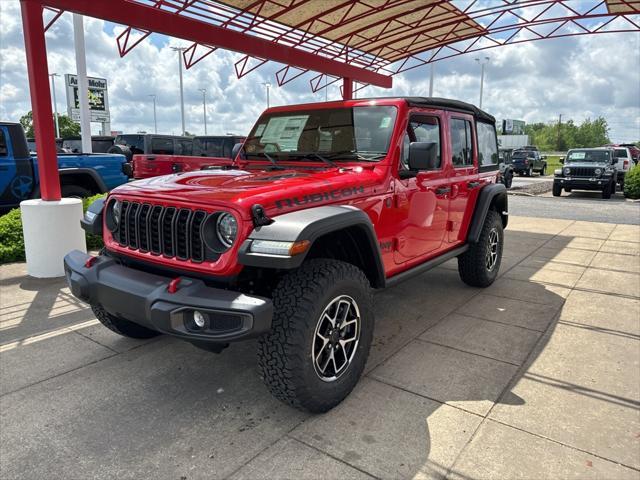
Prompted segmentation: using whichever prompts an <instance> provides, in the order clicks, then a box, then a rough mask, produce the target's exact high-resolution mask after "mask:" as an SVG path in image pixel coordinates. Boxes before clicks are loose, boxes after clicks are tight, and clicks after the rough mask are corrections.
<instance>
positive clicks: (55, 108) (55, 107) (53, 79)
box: [49, 73, 60, 138]
mask: <svg viewBox="0 0 640 480" xmlns="http://www.w3.org/2000/svg"><path fill="white" fill-rule="evenodd" d="M49 76H50V77H51V83H52V90H53V118H54V119H55V121H56V138H60V125H58V102H57V101H56V77H59V76H60V75H58V74H57V73H50V74H49Z"/></svg>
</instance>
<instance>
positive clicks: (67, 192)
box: [61, 185, 92, 198]
mask: <svg viewBox="0 0 640 480" xmlns="http://www.w3.org/2000/svg"><path fill="white" fill-rule="evenodd" d="M61 194H62V196H63V197H64V198H71V197H77V198H87V197H90V196H91V195H92V193H91V192H90V191H89V190H88V189H86V188H84V187H81V186H79V185H62V189H61Z"/></svg>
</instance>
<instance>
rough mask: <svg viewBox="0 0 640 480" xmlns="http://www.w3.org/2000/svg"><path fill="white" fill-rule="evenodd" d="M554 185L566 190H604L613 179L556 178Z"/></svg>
mask: <svg viewBox="0 0 640 480" xmlns="http://www.w3.org/2000/svg"><path fill="white" fill-rule="evenodd" d="M553 183H554V184H556V185H560V186H561V187H563V188H565V187H568V188H575V189H577V190H602V189H603V188H604V187H606V186H607V185H608V184H609V183H611V177H599V178H572V177H556V178H554V179H553Z"/></svg>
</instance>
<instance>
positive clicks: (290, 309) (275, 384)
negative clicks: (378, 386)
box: [258, 259, 374, 413]
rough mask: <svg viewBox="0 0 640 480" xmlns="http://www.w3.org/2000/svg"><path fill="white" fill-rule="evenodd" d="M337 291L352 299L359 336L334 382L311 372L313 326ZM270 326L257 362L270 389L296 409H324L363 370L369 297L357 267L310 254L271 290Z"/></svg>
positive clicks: (370, 313) (370, 329)
mask: <svg viewBox="0 0 640 480" xmlns="http://www.w3.org/2000/svg"><path fill="white" fill-rule="evenodd" d="M340 295H348V296H350V297H351V298H353V299H354V300H355V302H356V303H357V306H358V309H359V311H360V319H361V320H360V322H361V323H360V337H359V341H358V344H357V348H356V349H355V354H354V356H353V359H352V361H351V363H350V364H349V365H348V366H347V367H346V370H344V373H342V375H340V376H338V377H337V378H336V379H335V380H333V381H330V382H328V381H324V380H323V379H321V378H320V376H319V374H317V373H316V370H315V367H314V360H313V356H312V351H313V350H312V348H313V342H314V340H315V334H316V327H317V325H318V321H319V320H320V317H321V315H322V313H323V312H324V309H325V307H327V306H328V305H329V304H330V303H331V302H332V300H333V299H335V298H336V297H338V296H340ZM273 305H274V314H273V320H272V324H271V330H270V332H269V333H267V334H265V335H264V336H263V337H262V338H261V339H260V341H259V345H258V365H259V369H260V373H261V375H262V379H263V381H264V383H265V384H266V385H267V387H268V388H269V390H270V391H271V393H272V394H273V395H274V396H275V397H276V398H278V399H279V400H281V401H283V402H284V403H286V404H288V405H291V406H293V407H295V408H298V409H300V410H305V411H309V412H314V413H320V412H326V411H328V410H330V409H332V408H333V407H335V406H336V405H338V404H339V403H340V402H341V401H342V400H344V399H345V398H346V397H347V395H349V393H350V392H351V390H352V389H353V387H354V386H355V385H356V383H357V382H358V380H359V378H360V376H361V374H362V371H363V369H364V366H365V363H366V361H367V357H368V356H369V349H370V347H371V341H372V339H373V328H374V315H373V296H372V290H371V286H370V283H369V281H368V280H367V277H366V276H365V275H364V273H363V272H362V271H361V270H360V269H358V268H357V267H355V266H353V265H351V264H348V263H346V262H341V261H337V260H329V259H313V260H309V261H307V262H305V263H303V264H302V266H301V267H300V268H299V269H297V270H295V271H293V272H291V273H289V274H287V275H286V276H284V277H283V278H282V279H281V280H280V282H279V283H278V286H277V287H276V289H275V290H274V292H273Z"/></svg>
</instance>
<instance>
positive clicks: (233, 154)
mask: <svg viewBox="0 0 640 480" xmlns="http://www.w3.org/2000/svg"><path fill="white" fill-rule="evenodd" d="M238 154H240V158H241V159H243V160H244V158H245V157H244V150H243V148H242V144H241V143H236V144H235V145H234V146H233V148H232V149H231V158H232V159H233V160H235V159H236V157H237V156H238Z"/></svg>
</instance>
